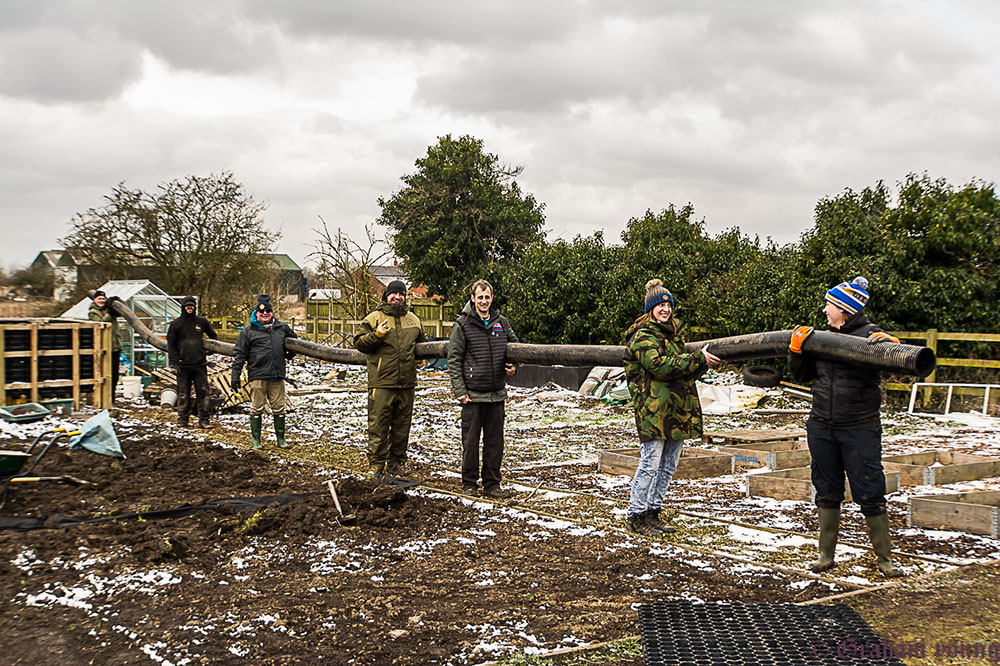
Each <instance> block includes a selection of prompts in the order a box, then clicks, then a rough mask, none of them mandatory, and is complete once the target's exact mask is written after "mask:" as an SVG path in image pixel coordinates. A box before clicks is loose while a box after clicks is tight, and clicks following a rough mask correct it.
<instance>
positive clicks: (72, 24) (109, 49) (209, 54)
mask: <svg viewBox="0 0 1000 666" xmlns="http://www.w3.org/2000/svg"><path fill="white" fill-rule="evenodd" d="M22 5H23V6H22ZM236 9H237V6H236V5H234V4H233V3H232V2H224V1H223V0H218V1H216V0H213V2H211V3H204V2H193V1H189V0H188V1H179V2H178V1H174V2H170V3H158V2H134V1H132V0H116V1H103V2H98V1H91V2H85V1H83V0H74V1H72V2H70V1H62V2H58V1H56V2H48V3H41V2H39V3H21V2H9V1H8V2H5V3H3V4H0V16H2V19H3V20H2V21H0V36H2V40H0V95H6V96H9V97H21V98H26V99H33V100H38V101H69V102H76V101H95V100H102V99H107V98H112V97H115V96H116V95H118V94H120V93H121V91H122V90H123V89H124V88H125V87H126V86H127V85H129V84H130V83H131V82H133V81H134V80H135V79H136V78H137V77H138V75H139V74H140V73H141V64H142V55H143V53H144V52H146V51H148V52H150V53H153V54H154V55H156V56H158V57H160V58H162V59H163V60H164V61H166V62H167V64H168V65H169V66H171V67H174V68H178V69H188V70H196V71H204V72H213V73H222V74H227V73H234V72H243V71H251V70H253V69H256V68H258V67H260V66H262V65H263V64H264V63H266V62H268V61H270V60H271V59H272V58H273V55H274V53H273V51H274V47H273V43H272V39H271V35H270V34H269V33H268V32H267V31H266V30H265V29H263V28H259V27H256V26H253V25H251V24H250V23H248V22H246V21H245V20H243V19H242V18H241V17H240V16H239V15H237V14H236V13H235V10H236Z"/></svg>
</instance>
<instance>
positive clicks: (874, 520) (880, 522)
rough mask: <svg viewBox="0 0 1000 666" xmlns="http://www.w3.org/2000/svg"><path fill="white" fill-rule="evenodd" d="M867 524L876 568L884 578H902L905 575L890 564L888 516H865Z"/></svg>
mask: <svg viewBox="0 0 1000 666" xmlns="http://www.w3.org/2000/svg"><path fill="white" fill-rule="evenodd" d="M865 522H866V523H868V537H869V538H870V539H871V540H872V550H874V551H875V557H876V558H877V559H878V568H879V571H881V572H882V575H883V576H885V577H886V578H902V577H903V576H905V575H906V574H905V573H903V570H902V569H897V568H896V566H895V565H893V563H892V540H891V539H889V514H887V513H883V514H881V515H878V516H865Z"/></svg>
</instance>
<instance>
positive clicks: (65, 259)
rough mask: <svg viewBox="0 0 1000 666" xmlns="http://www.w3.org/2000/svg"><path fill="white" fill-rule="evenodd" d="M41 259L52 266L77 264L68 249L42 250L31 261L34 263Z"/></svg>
mask: <svg viewBox="0 0 1000 666" xmlns="http://www.w3.org/2000/svg"><path fill="white" fill-rule="evenodd" d="M39 259H41V261H42V262H44V263H46V264H48V265H49V266H50V267H52V268H56V267H58V266H76V262H75V261H73V256H72V255H71V254H70V253H69V252H67V251H66V250H42V251H41V252H39V253H38V255H37V256H36V257H35V260H34V261H32V262H31V263H32V264H33V265H34V264H37V263H39Z"/></svg>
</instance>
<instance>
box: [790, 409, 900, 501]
mask: <svg viewBox="0 0 1000 666" xmlns="http://www.w3.org/2000/svg"><path fill="white" fill-rule="evenodd" d="M806 433H807V435H808V439H809V454H810V455H811V456H812V464H811V466H812V483H813V487H814V488H816V506H818V507H819V508H821V509H839V508H840V504H841V502H843V501H844V474H845V473H846V474H847V481H848V482H849V483H850V484H851V499H853V500H854V501H855V502H857V503H858V505H859V506H860V507H861V513H863V514H864V515H866V516H879V515H881V514H883V513H885V512H886V510H885V474H884V473H883V471H882V428H881V426H876V427H873V428H857V429H854V430H839V429H837V428H830V427H829V426H825V425H822V424H820V423H816V422H815V421H813V420H812V419H809V420H808V421H806Z"/></svg>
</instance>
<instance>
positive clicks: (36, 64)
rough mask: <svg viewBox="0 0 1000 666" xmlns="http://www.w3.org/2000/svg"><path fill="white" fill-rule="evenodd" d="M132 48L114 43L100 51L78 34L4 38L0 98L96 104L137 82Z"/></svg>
mask: <svg viewBox="0 0 1000 666" xmlns="http://www.w3.org/2000/svg"><path fill="white" fill-rule="evenodd" d="M139 74H140V61H139V59H138V57H137V56H136V53H135V49H134V47H133V46H131V45H129V44H126V43H123V42H121V41H118V40H114V39H105V40H102V42H101V44H100V47H99V48H94V46H93V43H92V42H91V41H89V40H87V39H86V38H84V37H83V36H82V35H74V34H66V33H59V32H55V31H52V30H38V31H32V32H23V33H18V34H17V35H14V36H8V37H7V38H6V39H4V44H3V47H2V49H0V94H4V95H7V96H10V97H23V98H27V99H33V100H36V101H43V102H46V101H59V100H67V99H68V100H74V101H95V100H101V99H104V98H107V97H111V96H114V95H116V94H118V93H119V92H120V91H121V89H122V88H123V87H124V86H125V85H127V84H129V83H131V82H132V81H135V80H136V79H138V77H139Z"/></svg>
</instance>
